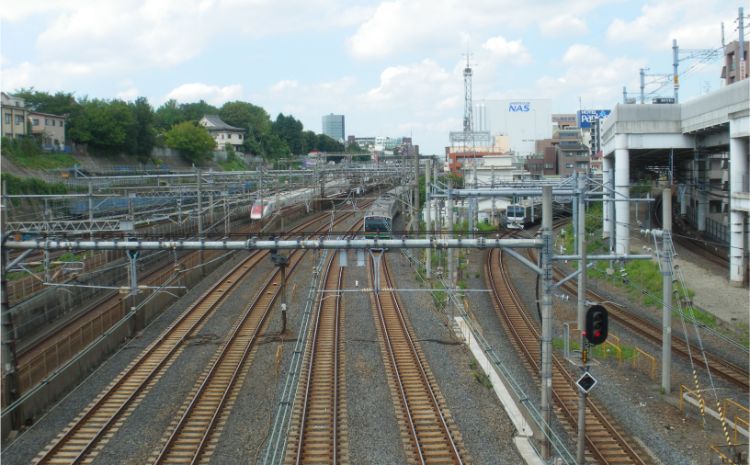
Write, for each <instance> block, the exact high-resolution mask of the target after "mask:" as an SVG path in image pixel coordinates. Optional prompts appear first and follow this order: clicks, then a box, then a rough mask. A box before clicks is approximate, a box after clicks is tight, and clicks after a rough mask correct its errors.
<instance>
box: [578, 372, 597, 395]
mask: <svg viewBox="0 0 750 465" xmlns="http://www.w3.org/2000/svg"><path fill="white" fill-rule="evenodd" d="M576 385H577V386H578V389H580V390H581V391H583V393H584V394H588V393H589V391H590V390H591V388H593V387H594V385H596V379H594V377H593V376H591V375H590V374H589V372H588V371H587V372H586V373H584V374H583V375H582V376H581V377H580V378H578V381H576Z"/></svg>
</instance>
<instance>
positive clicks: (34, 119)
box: [31, 118, 39, 126]
mask: <svg viewBox="0 0 750 465" xmlns="http://www.w3.org/2000/svg"><path fill="white" fill-rule="evenodd" d="M31 125H32V126H39V118H31Z"/></svg>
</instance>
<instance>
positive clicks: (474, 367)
mask: <svg viewBox="0 0 750 465" xmlns="http://www.w3.org/2000/svg"><path fill="white" fill-rule="evenodd" d="M469 368H470V369H471V376H472V377H474V380H475V381H476V382H477V383H479V384H481V385H482V386H484V387H486V388H487V389H492V381H490V377H489V376H487V375H486V374H485V373H484V371H482V370H480V369H479V364H478V363H477V361H476V360H475V359H471V361H469Z"/></svg>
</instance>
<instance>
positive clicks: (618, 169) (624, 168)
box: [615, 134, 630, 254]
mask: <svg viewBox="0 0 750 465" xmlns="http://www.w3.org/2000/svg"><path fill="white" fill-rule="evenodd" d="M615 223H616V227H615V239H616V241H615V252H616V253H618V254H628V253H630V151H629V150H628V137H627V135H626V134H617V135H616V136H615Z"/></svg>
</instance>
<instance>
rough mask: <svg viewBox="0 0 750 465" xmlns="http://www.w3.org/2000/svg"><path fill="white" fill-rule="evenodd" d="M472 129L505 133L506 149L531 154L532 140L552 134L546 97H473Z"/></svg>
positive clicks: (550, 115) (532, 148)
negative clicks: (476, 98) (506, 139)
mask: <svg viewBox="0 0 750 465" xmlns="http://www.w3.org/2000/svg"><path fill="white" fill-rule="evenodd" d="M474 129H475V130H476V131H489V132H490V134H492V135H493V136H494V135H497V134H503V135H507V136H508V139H509V144H510V149H511V150H512V151H514V152H516V153H517V154H519V155H523V156H525V155H528V154H532V153H534V142H535V141H536V140H538V139H549V138H551V137H552V101H551V100H550V99H512V100H511V99H504V100H491V99H487V100H477V101H476V105H475V111H474Z"/></svg>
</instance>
